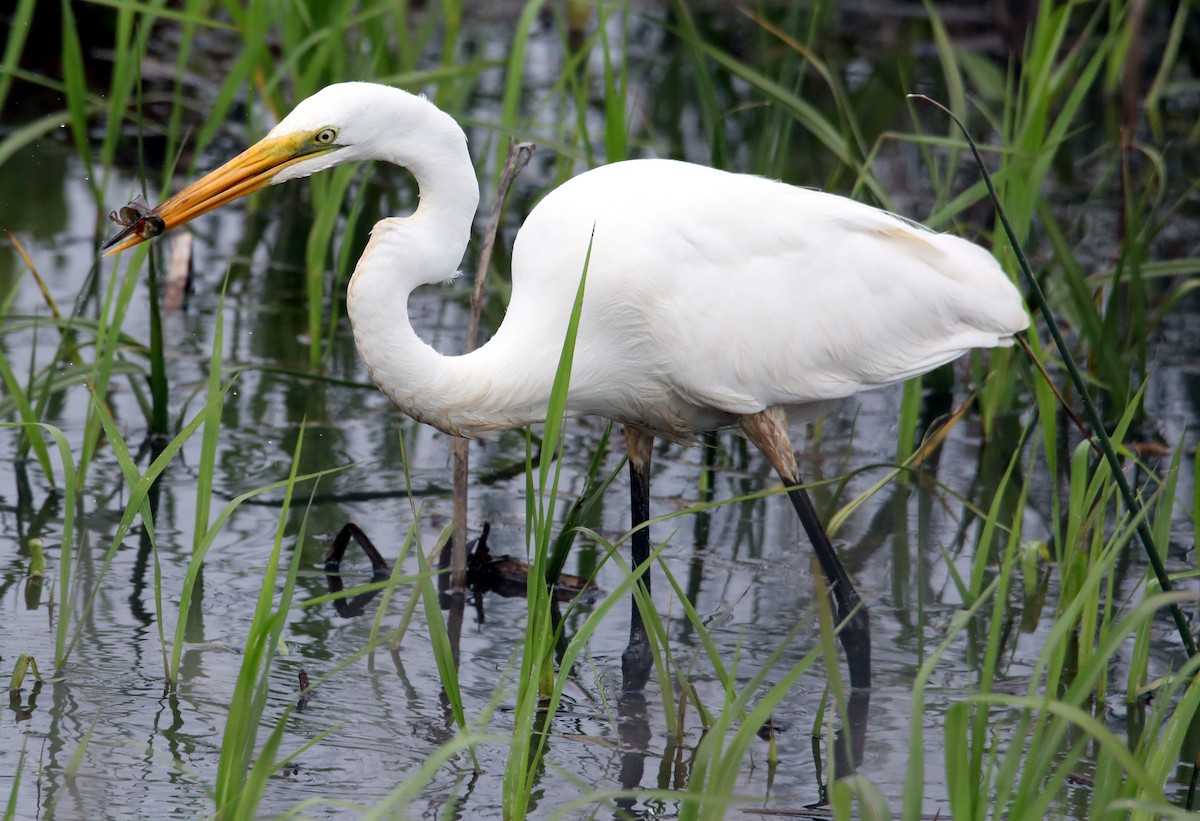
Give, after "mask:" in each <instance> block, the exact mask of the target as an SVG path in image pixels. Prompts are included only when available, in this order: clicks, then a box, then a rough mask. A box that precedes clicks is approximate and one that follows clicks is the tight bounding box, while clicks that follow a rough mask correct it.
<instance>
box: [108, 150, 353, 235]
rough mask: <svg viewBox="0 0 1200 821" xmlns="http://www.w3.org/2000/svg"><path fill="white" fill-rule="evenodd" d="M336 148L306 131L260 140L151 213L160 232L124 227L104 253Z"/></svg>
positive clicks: (224, 202)
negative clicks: (315, 140) (313, 139)
mask: <svg viewBox="0 0 1200 821" xmlns="http://www.w3.org/2000/svg"><path fill="white" fill-rule="evenodd" d="M339 147H340V146H337V145H326V144H316V143H314V142H313V141H312V134H310V133H308V132H298V133H294V134H285V135H283V136H280V137H268V138H266V139H264V140H260V141H259V142H257V143H255V144H254V145H252V146H250V147H249V148H247V149H246V150H245V151H243V152H242V153H241V154H238V155H237V156H236V157H234V158H233V159H232V160H230V161H229V162H227V163H225V164H224V165H222V166H221V167H220V168H218V169H217V170H216V171H213V172H212V173H211V174H208V175H206V176H204V177H202V178H201V179H199V180H197V181H196V182H194V183H192V184H191V185H189V186H188V187H187V188H184V189H183V190H182V191H180V192H179V193H178V194H176V195H175V196H173V197H171V198H170V199H168V200H167V201H166V202H164V203H163V204H162V205H160V206H158V207H157V208H155V209H154V210H153V211H152V212H150V214H151V215H153V216H156V217H158V219H159V220H161V221H162V226H161V227H162V231H155V232H153V233H152V232H149V231H147V232H145V233H144V234H143V232H142V230H141V228H140V226H139V225H138V224H135V225H130V226H127V227H126V228H125V229H124V230H122V231H121V232H120V233H119V234H117V235H116V236H115V237H113V238H112V239H110V240H109V241H108V242H106V243H105V244H104V248H105V252H104V255H105V256H109V255H111V254H115V253H117V252H119V251H125V250H127V249H129V248H132V247H134V246H135V245H140V244H141V243H142V242H144V241H146V240H147V239H150V237H152V236H155V235H156V234H158V233H163V232H165V231H170V230H172V229H173V228H178V227H179V226H180V225H183V224H184V223H185V222H189V221H190V220H193V219H195V218H196V217H198V216H200V215H201V214H206V213H208V212H209V211H212V210H213V209H214V208H220V207H221V206H222V205H227V204H229V203H230V202H233V201H234V200H236V199H238V198H239V197H244V196H246V195H247V194H251V193H253V192H255V191H257V190H259V189H260V188H265V187H266V186H267V185H268V184H270V182H271V179H272V178H273V177H274V176H275V175H276V174H278V173H279V172H280V171H282V170H283V169H285V168H287V167H288V166H290V165H294V164H295V163H298V162H300V161H301V160H306V159H310V158H311V157H315V156H319V155H320V154H324V153H327V152H329V151H334V150H336V149H337V148H339Z"/></svg>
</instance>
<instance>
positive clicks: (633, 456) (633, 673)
mask: <svg viewBox="0 0 1200 821" xmlns="http://www.w3.org/2000/svg"><path fill="white" fill-rule="evenodd" d="M625 444H626V447H627V448H628V450H629V510H630V526H631V527H634V528H636V527H638V526H639V525H643V524H645V523H646V522H647V521H648V520H649V519H650V454H651V447H652V445H653V444H654V437H653V436H652V435H651V434H649V433H647V432H646V431H643V430H640V429H639V428H635V427H632V426H630V425H626V426H625ZM631 547H632V553H633V558H632V564H633V569H634V570H637V569H638V568H639V567H640V566H641V565H642V564H644V563H645V562H646V560H648V559H649V558H650V529H649V528H646V527H643V528H641V529H640V530H636V531H635V532H634V534H633V543H632V546H631ZM638 584H640V585H641V586H642V590H643V591H645V594H646V598H647V599H649V597H650V572H649V570H647V571H646V573H644V574H643V575H642V578H641V579H640V580H639V581H638ZM653 664H654V660H653V658H652V657H651V654H650V641H649V639H648V638H647V636H646V625H645V622H643V621H642V612H641V611H640V610H639V609H638V605H637V600H636V599H634V600H633V608H632V611H631V612H630V614H629V646H628V647H626V648H625V652H624V653H622V654H621V686H622V687H623V688H624V690H625V692H640V691H641V690H642V689H644V688H645V686H646V682H647V681H648V680H649V679H650V669H651V668H652V667H653Z"/></svg>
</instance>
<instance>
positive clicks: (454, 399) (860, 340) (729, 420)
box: [110, 83, 1028, 689]
mask: <svg viewBox="0 0 1200 821" xmlns="http://www.w3.org/2000/svg"><path fill="white" fill-rule="evenodd" d="M359 160H382V161H384V162H390V163H394V164H396V165H400V166H403V167H405V168H407V169H408V170H409V171H410V172H411V173H412V175H413V176H414V177H415V178H416V182H417V185H418V188H419V191H420V201H419V204H418V206H417V208H416V210H415V212H414V213H413V214H411V215H410V216H407V217H389V218H386V219H383V220H381V221H379V222H378V223H377V224H376V225H375V227H374V229H373V231H372V233H371V238H370V241H369V242H368V244H367V248H366V250H365V251H364V252H363V255H362V257H361V258H360V259H359V261H358V265H357V267H356V269H355V271H354V276H353V277H352V278H351V280H350V284H349V289H348V296H347V310H348V312H349V315H350V321H351V324H352V325H353V328H354V338H355V343H356V344H357V346H358V351H359V354H360V355H361V357H362V359H363V362H364V363H365V364H366V366H367V371H368V372H369V373H370V375H371V378H372V379H373V380H374V381H375V383H376V384H377V385H379V387H380V388H381V389H382V391H383V392H384V393H385V394H386V395H387V396H388V397H389V398H390V399H391V400H392V401H393V402H394V403H395V404H396V405H397V406H398V407H399V408H400V409H401V410H403V411H404V412H405V413H407V414H408V415H409V416H412V417H413V418H414V419H417V420H419V421H421V422H425V423H427V424H430V425H433V426H434V427H436V428H438V429H440V430H442V431H445V432H446V433H449V434H453V435H455V436H464V437H479V436H486V435H488V434H490V433H494V432H496V431H500V430H504V429H506V428H513V427H517V426H521V425H527V424H531V423H536V422H541V421H543V420H544V417H545V412H546V406H547V402H548V397H549V395H550V389H551V385H552V382H553V380H554V374H555V368H556V365H557V362H558V359H559V352H560V348H561V345H562V343H563V340H564V338H565V335H566V329H567V322H568V317H569V316H570V313H571V309H572V306H573V304H574V301H575V298H576V293H577V288H578V285H579V281H580V277H581V275H582V273H583V271H584V260H585V257H586V256H587V254H588V251H589V246H590V247H591V258H590V262H589V263H588V265H587V283H586V288H585V296H584V300H583V310H582V316H581V321H580V325H579V331H578V336H577V339H576V347H575V358H574V366H573V369H572V373H571V379H570V389H569V395H568V402H567V404H568V411H569V412H570V413H572V414H594V415H597V416H602V417H606V418H608V419H612V420H614V421H616V422H619V423H621V424H622V425H624V429H625V438H626V442H627V445H628V450H629V466H630V481H631V486H632V489H631V498H632V508H633V511H632V519H633V524H634V526H636V525H638V524H641V523H643V522H645V521H646V520H647V519H648V518H649V468H650V454H651V445H652V443H653V440H654V437H662V438H665V439H668V440H671V441H677V442H689V441H692V440H693V439H694V438H695V437H696V435H697V434H699V433H702V432H704V431H710V430H714V429H717V428H722V427H728V426H736V427H739V428H740V429H741V430H742V431H743V432H744V433H745V435H746V436H747V437H748V438H749V439H750V441H752V442H753V443H754V444H755V445H756V446H758V448H759V449H760V450H762V452H763V453H764V454H765V455H766V457H767V458H768V459H769V460H770V462H771V464H772V466H773V467H774V468H775V470H776V472H777V473H778V474H779V476H780V478H781V479H782V480H783V482H784V484H785V485H787V486H788V487H789V488H791V490H790V491H789V493H790V496H791V499H792V502H793V504H794V505H795V507H796V510H797V512H798V514H799V516H800V519H801V522H802V523H803V526H804V528H805V530H806V532H807V533H808V536H809V538H810V540H811V542H812V545H813V548H814V550H815V552H816V555H817V557H818V559H819V561H820V564H821V567H822V570H823V572H824V574H825V576H826V578H827V579H828V582H829V585H830V587H831V589H832V591H833V594H834V596H835V598H836V600H837V604H838V612H839V615H840V617H841V618H842V619H846V618H847V617H848V616H850V615H851V613H852V611H854V612H855V616H854V617H853V618H852V619H850V621H849V622H848V623H847V625H846V627H845V628H844V629H843V632H842V634H841V636H842V642H843V645H844V646H845V648H846V650H847V655H848V656H852V657H853V658H850V659H849V661H850V673H851V684H852V685H853V686H855V687H863V688H865V687H868V686H869V683H870V660H869V659H870V655H869V654H870V639H869V624H868V620H867V615H866V611H865V609H864V608H862V607H861V602H860V599H859V596H858V593H857V592H856V591H855V589H854V586H853V585H852V584H851V582H850V579H849V577H848V576H847V574H846V572H845V570H844V569H843V568H842V565H841V562H840V561H839V559H838V557H837V554H836V553H835V552H834V549H833V547H832V545H831V544H830V542H829V539H828V538H827V537H826V535H825V532H824V529H823V528H822V526H821V524H820V522H819V521H818V519H817V515H816V512H815V510H814V509H813V506H812V502H811V500H810V499H809V497H808V494H807V493H806V492H805V491H804V490H803V489H802V488H799V487H797V486H798V485H799V484H800V481H801V479H800V473H799V470H798V469H797V465H796V459H795V456H794V454H793V450H792V445H791V442H790V440H789V438H788V420H789V417H790V416H794V415H796V414H797V413H805V412H808V413H811V412H812V411H813V410H814V409H819V408H820V407H821V406H822V405H823V404H824V403H828V402H830V401H831V400H836V399H841V398H843V397H847V396H850V395H851V394H854V393H857V392H859V391H862V390H867V389H869V388H876V387H880V386H883V385H890V384H893V383H896V382H900V381H902V380H905V379H908V378H909V377H912V376H916V375H918V374H921V373H924V372H925V371H928V370H930V369H932V368H935V367H937V366H939V365H942V364H944V363H946V362H949V361H951V360H953V359H955V358H956V357H958V356H960V355H961V354H963V353H965V352H966V351H968V350H970V349H971V348H976V347H992V346H1000V345H1009V344H1011V343H1012V336H1013V334H1016V333H1018V332H1020V331H1021V330H1023V329H1024V328H1025V327H1026V326H1027V325H1028V317H1027V315H1026V313H1025V310H1024V308H1023V306H1022V301H1021V297H1020V295H1019V294H1018V292H1017V290H1016V289H1015V288H1014V287H1013V285H1012V284H1011V283H1010V281H1009V280H1008V278H1007V277H1006V276H1005V274H1004V272H1003V271H1002V270H1001V268H1000V266H999V265H998V264H997V262H996V260H995V259H994V258H993V257H992V256H991V254H989V253H988V252H987V251H985V250H984V249H983V248H980V247H979V246H977V245H974V244H972V243H970V242H968V241H966V240H963V239H960V238H957V237H954V236H949V235H945V234H936V233H933V232H931V231H929V230H927V229H924V228H922V227H920V226H918V225H915V224H913V223H911V222H909V221H907V220H904V219H901V218H899V217H896V216H893V215H891V214H889V213H886V212H884V211H881V210H878V209H876V208H872V207H870V206H867V205H863V204H861V203H858V202H854V201H853V200H849V199H846V198H844V197H839V196H834V195H831V194H824V193H819V192H816V191H812V190H808V189H804V188H797V187H794V186H790V185H785V184H783V183H780V182H774V181H771V180H767V179H763V178H760V177H755V176H748V175H743V174H731V173H727V172H723V171H717V170H714V169H711V168H705V167H702V166H698V165H692V164H689V163H684V162H675V161H670V160H634V161H629V162H619V163H614V164H612V165H607V166H603V167H600V168H596V169H594V170H591V171H588V172H586V173H584V174H580V175H579V176H577V177H575V178H573V179H571V180H569V181H568V182H566V183H564V184H563V185H562V186H560V187H559V188H557V189H556V190H554V191H552V192H551V193H550V194H548V195H547V196H546V197H545V199H543V200H542V202H541V203H540V204H539V205H538V206H537V207H536V208H535V209H534V210H533V212H532V213H530V215H529V217H528V219H527V220H526V221H525V224H524V226H523V227H522V229H521V231H520V233H519V235H518V236H517V239H516V242H515V244H514V246H513V253H512V298H511V301H510V303H509V306H508V312H507V315H506V316H505V319H504V322H503V323H502V324H501V326H500V327H499V328H498V329H497V330H496V333H495V335H494V336H493V337H492V338H491V340H490V341H488V342H487V343H486V344H484V345H483V346H482V347H480V348H479V349H478V350H475V351H473V352H472V353H469V354H465V355H463V356H443V355H441V354H439V353H438V352H437V351H435V350H434V349H433V348H432V347H430V346H429V345H428V344H426V343H425V342H423V341H422V340H421V339H420V337H418V336H417V334H416V332H415V331H414V330H413V328H412V325H411V324H410V323H409V319H408V298H409V294H410V293H412V291H413V289H415V288H417V287H418V286H420V285H425V284H431V283H438V282H441V281H443V280H446V279H448V278H451V277H453V276H455V274H456V272H457V269H458V266H459V264H460V262H461V261H462V258H463V253H464V251H465V249H466V246H467V242H468V239H469V238H470V233H471V225H472V221H473V219H474V216H475V210H476V207H477V205H478V202H479V186H478V181H477V180H476V177H475V170H474V166H473V165H472V163H471V157H470V155H469V154H468V152H467V140H466V137H465V135H464V133H463V131H462V129H461V128H460V127H459V125H458V123H456V122H455V121H454V119H453V118H452V117H450V116H449V115H448V114H446V113H444V112H443V111H441V110H440V109H438V108H437V107H436V106H435V105H434V104H433V103H431V102H429V101H428V100H426V99H424V98H423V97H418V96H414V95H412V94H409V93H407V92H404V91H401V90H399V89H396V88H391V87H387V86H381V85H374V84H370V83H340V84H337V85H333V86H329V87H327V88H325V89H323V90H321V91H319V92H317V93H316V94H314V95H313V96H311V97H309V98H308V99H306V100H304V101H303V102H301V103H300V104H299V105H298V106H296V108H295V110H293V111H292V112H291V113H290V114H288V116H286V117H285V118H284V119H283V120H282V121H281V122H280V123H279V124H278V125H277V126H275V128H273V129H271V132H270V133H269V134H268V135H267V136H266V137H265V138H264V139H263V140H262V141H260V142H259V143H257V144H256V145H254V146H253V147H251V148H249V149H248V150H246V151H245V152H243V153H242V154H240V155H239V156H238V157H236V158H234V159H233V160H231V161H229V162H228V163H226V164H225V165H223V166H221V167H220V168H218V169H217V170H216V171H213V172H212V173H211V174H209V175H207V176H205V177H204V178H203V179H201V180H199V181H198V182H196V183H194V184H192V185H190V186H188V187H187V188H185V189H184V190H182V191H180V192H179V193H178V194H176V195H175V196H173V197H171V198H170V199H168V200H167V201H166V202H164V203H163V204H162V205H160V206H159V207H158V208H157V209H155V210H154V213H153V216H156V217H157V221H156V220H154V219H152V218H151V219H148V220H144V221H139V223H137V224H138V225H140V224H143V223H145V224H147V225H148V226H149V227H150V228H152V230H146V231H141V230H136V225H135V226H131V229H129V233H128V235H127V236H124V237H119V238H117V239H118V240H120V241H119V242H118V241H117V240H114V242H113V243H110V244H115V246H116V247H115V248H114V249H113V251H112V252H115V251H120V250H123V249H126V248H129V247H131V246H133V245H136V244H138V243H139V242H141V241H143V239H146V238H148V237H149V236H150V235H153V234H154V233H155V232H156V231H158V230H159V229H164V230H170V229H172V228H175V227H176V226H178V225H181V224H182V223H184V222H187V221H188V220H190V219H193V218H194V217H197V216H199V215H201V214H203V213H205V212H207V211H210V210H212V209H214V208H217V207H219V206H222V205H225V204H226V203H228V202H231V201H232V200H234V199H237V198H238V197H242V196H245V195H246V194H249V193H251V192H252V191H256V190H258V189H260V188H263V187H265V186H267V185H271V184H275V183H280V182H284V181H285V180H291V179H297V178H300V177H307V176H309V175H310V174H314V173H316V172H318V171H321V170H324V169H327V168H330V167H332V166H335V165H339V164H341V163H345V162H352V161H359ZM110 253H111V252H110ZM649 546H650V543H649V535H648V532H647V530H646V529H645V528H643V529H641V530H640V531H638V533H637V534H635V538H634V540H633V561H634V565H635V567H636V566H638V565H640V564H641V563H642V562H644V561H645V560H646V559H647V558H648V556H649ZM645 579H646V584H647V587H648V586H649V577H648V576H646V577H645ZM856 608H857V609H856ZM632 618H633V623H632V626H631V638H630V647H629V649H628V650H627V651H626V653H625V655H624V658H623V662H624V664H623V668H624V673H625V685H626V688H627V689H641V687H642V686H643V685H644V683H645V681H646V679H647V677H648V675H649V671H650V667H651V664H650V657H649V651H648V649H647V644H646V641H645V633H644V628H643V626H642V624H641V618H640V616H639V614H638V613H637V608H636V606H635V607H634V613H633V617H632Z"/></svg>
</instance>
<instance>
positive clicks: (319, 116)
mask: <svg viewBox="0 0 1200 821" xmlns="http://www.w3.org/2000/svg"><path fill="white" fill-rule="evenodd" d="M392 93H394V94H397V95H402V96H404V97H410V96H411V95H409V94H408V93H407V92H404V91H401V90H400V89H394V88H386V87H384V86H378V85H373V84H370V83H338V84H337V85H332V86H327V87H325V88H323V89H321V90H320V91H318V92H317V93H316V94H314V95H312V96H311V97H309V98H308V99H306V100H304V101H303V102H301V103H300V104H299V105H297V106H296V108H295V109H293V110H292V112H291V113H290V114H288V115H287V116H286V117H284V118H283V120H281V121H280V122H279V124H278V125H277V126H275V127H274V128H272V129H271V131H270V133H269V134H267V136H266V137H264V138H263V139H262V140H260V141H259V142H257V143H255V144H254V145H252V146H251V147H250V148H247V149H246V150H245V151H243V152H242V153H241V154H239V155H238V156H236V157H234V158H233V159H232V160H230V161H229V162H227V163H225V164H224V165H222V166H221V167H220V168H218V169H217V170H215V171H213V172H212V173H210V174H208V175H206V176H205V177H203V178H201V179H199V180H197V181H196V182H194V183H192V184H191V185H189V186H187V187H186V188H184V189H183V190H182V191H180V192H179V193H177V194H176V195H175V196H173V197H171V198H170V199H168V200H167V201H166V202H164V203H162V204H161V205H159V206H158V207H157V208H155V209H154V210H153V212H152V216H153V217H156V218H157V221H158V222H156V223H155V225H156V227H158V228H160V229H161V230H157V231H144V230H141V228H140V226H142V225H144V223H135V224H133V225H127V226H126V228H125V230H123V231H122V232H121V233H119V234H117V236H115V237H113V238H112V239H111V240H109V241H108V242H107V243H105V246H104V248H105V252H106V254H115V253H116V252H118V251H124V250H126V249H127V248H132V247H133V246H135V245H138V244H140V243H141V242H143V241H145V240H146V239H149V238H150V237H151V236H155V235H156V234H157V233H162V231H170V230H171V229H173V228H176V227H178V226H180V225H183V224H184V223H185V222H188V221H190V220H192V219H195V218H196V217H198V216H200V215H201V214H204V213H207V212H209V211H212V210H213V209H215V208H220V207H221V206H222V205H226V204H227V203H230V202H232V201H233V200H236V199H238V198H240V197H244V196H246V195H247V194H250V193H253V192H254V191H257V190H259V189H260V188H265V187H266V186H268V185H274V184H275V183H280V182H284V181H286V180H294V179H299V178H300V177H307V176H309V175H310V174H315V173H316V172H318V171H323V170H325V169H326V168H330V167H332V166H334V165H338V164H340V163H343V162H351V161H355V160H364V159H371V158H372V157H375V156H377V153H378V152H377V146H376V145H375V142H376V140H377V139H378V138H379V136H380V128H379V122H378V119H379V112H378V105H377V104H378V102H379V98H380V96H381V95H388V96H390V94H392Z"/></svg>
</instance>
